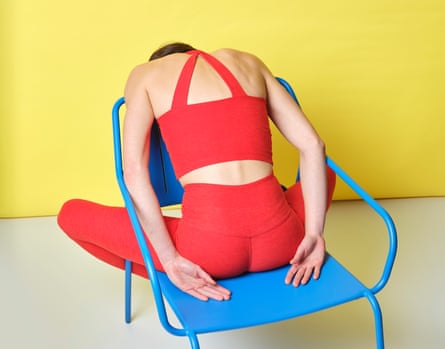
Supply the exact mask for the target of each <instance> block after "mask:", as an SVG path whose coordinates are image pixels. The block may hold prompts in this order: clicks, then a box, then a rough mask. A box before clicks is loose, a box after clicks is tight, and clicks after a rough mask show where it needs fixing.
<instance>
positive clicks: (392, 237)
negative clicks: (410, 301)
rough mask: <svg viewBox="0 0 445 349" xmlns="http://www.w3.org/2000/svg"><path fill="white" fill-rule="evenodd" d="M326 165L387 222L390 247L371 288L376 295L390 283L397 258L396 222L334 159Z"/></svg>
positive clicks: (328, 160) (327, 161)
mask: <svg viewBox="0 0 445 349" xmlns="http://www.w3.org/2000/svg"><path fill="white" fill-rule="evenodd" d="M326 163H327V165H328V166H329V167H330V168H331V169H332V170H333V171H334V172H335V173H336V174H337V176H338V177H340V178H341V179H342V180H343V181H344V182H345V183H346V185H348V186H349V187H350V188H351V189H352V190H353V191H354V192H355V193H356V194H357V195H358V196H359V197H360V198H361V199H363V200H364V201H365V202H366V203H367V204H368V205H369V206H370V207H371V208H372V209H373V210H374V211H375V212H376V213H377V214H378V215H379V216H380V217H381V218H382V219H383V221H384V222H385V225H386V228H387V232H388V237H389V247H388V253H387V257H386V262H385V265H384V268H383V272H382V274H381V277H380V279H379V280H378V281H377V283H376V284H375V285H374V286H373V287H372V288H370V291H371V292H372V293H373V294H376V293H377V292H379V291H380V290H382V288H383V287H385V285H386V283H387V282H388V279H389V277H390V275H391V271H392V268H393V265H394V261H395V258H396V253H397V232H396V228H395V225H394V222H393V220H392V218H391V216H390V215H389V213H388V212H387V211H386V210H385V209H384V208H383V207H382V206H381V205H380V204H379V203H378V202H377V201H375V200H374V199H373V198H372V197H371V196H370V195H369V194H368V193H367V192H366V191H365V190H363V189H362V188H361V187H360V186H359V185H358V184H357V183H356V182H355V181H354V180H353V179H352V178H351V177H350V176H349V175H348V174H347V173H346V172H345V171H343V169H341V168H340V166H338V165H337V164H336V163H335V162H334V161H333V160H332V159H330V158H329V157H327V158H326Z"/></svg>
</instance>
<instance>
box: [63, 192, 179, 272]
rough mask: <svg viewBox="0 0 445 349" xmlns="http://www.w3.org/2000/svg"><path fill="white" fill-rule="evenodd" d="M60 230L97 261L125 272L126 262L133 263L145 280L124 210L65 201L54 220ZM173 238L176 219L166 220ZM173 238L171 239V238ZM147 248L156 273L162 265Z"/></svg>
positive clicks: (138, 251)
mask: <svg viewBox="0 0 445 349" xmlns="http://www.w3.org/2000/svg"><path fill="white" fill-rule="evenodd" d="M57 219H58V224H59V226H60V227H61V228H62V229H63V231H64V232H65V233H66V234H67V235H68V236H69V237H70V238H71V239H72V240H74V241H75V242H76V243H77V244H79V245H80V246H81V247H82V248H84V249H85V250H87V251H88V252H89V253H91V254H92V255H94V256H95V257H97V258H98V259H100V260H102V261H104V262H106V263H108V264H110V265H113V266H115V267H118V268H120V269H124V262H125V259H127V260H131V261H132V262H133V272H134V273H135V274H137V275H140V276H143V277H147V272H146V270H145V266H144V262H143V259H142V254H141V252H140V249H139V246H138V243H137V240H136V236H135V234H134V232H133V228H132V226H131V223H130V219H129V217H128V214H127V211H126V209H125V208H124V207H111V206H104V205H100V204H97V203H94V202H90V201H85V200H80V199H74V200H70V201H67V202H66V203H65V204H64V205H63V207H62V209H61V210H60V213H59V215H58V217H57ZM165 221H166V224H167V228H168V230H169V231H170V233H171V234H172V235H174V232H175V231H176V227H177V223H178V218H171V217H165ZM172 238H174V236H172ZM148 247H149V249H150V252H151V256H152V257H153V262H154V264H155V268H156V269H157V270H162V265H161V263H160V262H159V259H158V257H157V255H156V253H155V252H154V250H153V248H152V247H151V245H150V244H148Z"/></svg>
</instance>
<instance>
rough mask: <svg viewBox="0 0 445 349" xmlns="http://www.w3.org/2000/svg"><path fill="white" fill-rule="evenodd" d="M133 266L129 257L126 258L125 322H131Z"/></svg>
mask: <svg viewBox="0 0 445 349" xmlns="http://www.w3.org/2000/svg"><path fill="white" fill-rule="evenodd" d="M131 266H132V263H131V261H129V260H128V259H126V260H125V322H126V323H127V324H129V323H130V322H131Z"/></svg>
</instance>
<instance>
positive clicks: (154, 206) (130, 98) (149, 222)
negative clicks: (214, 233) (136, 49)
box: [123, 65, 230, 300]
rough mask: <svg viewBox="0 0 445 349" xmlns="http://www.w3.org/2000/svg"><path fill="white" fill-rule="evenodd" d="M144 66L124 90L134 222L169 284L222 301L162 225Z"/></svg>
mask: <svg viewBox="0 0 445 349" xmlns="http://www.w3.org/2000/svg"><path fill="white" fill-rule="evenodd" d="M147 74H149V71H148V69H147V66H146V65H142V66H139V67H136V68H135V69H134V70H133V71H132V73H131V74H130V76H129V78H128V81H127V85H126V88H125V103H126V108H127V111H126V114H125V120H124V127H123V145H124V147H123V148H124V150H123V158H124V179H125V183H126V185H127V187H128V190H129V192H130V195H131V198H132V201H133V204H134V206H135V209H136V212H137V215H138V218H139V220H140V222H141V225H142V227H143V229H144V232H145V233H146V235H147V237H148V239H149V241H150V243H151V244H152V246H153V248H154V249H155V251H156V253H157V255H158V258H159V260H160V262H161V264H162V266H163V268H164V270H165V271H166V273H167V275H168V276H169V278H170V280H171V281H172V282H173V283H174V284H175V285H176V286H177V287H178V288H180V289H182V290H183V291H185V292H187V293H189V294H191V295H193V296H195V297H197V298H199V299H202V300H207V299H208V298H213V299H218V300H223V299H228V298H229V296H230V292H229V291H227V290H226V289H224V288H222V287H220V286H219V285H217V284H216V282H215V281H214V280H213V279H212V278H211V277H210V276H209V275H208V274H207V273H206V272H204V271H203V270H202V269H201V268H200V267H199V266H197V265H196V264H194V263H192V262H190V261H188V260H187V259H185V258H183V257H182V256H180V255H179V253H178V252H177V250H176V248H175V246H174V244H173V242H172V240H171V238H170V234H169V232H168V230H167V227H166V225H165V221H164V218H163V216H162V212H161V208H160V205H159V202H158V200H157V197H156V195H155V193H154V190H153V187H152V185H151V181H150V176H149V172H148V160H149V153H150V131H151V127H152V124H153V122H154V114H153V110H152V107H151V103H150V99H149V96H148V92H147V91H148V90H147V86H146V82H145V77H146V76H147Z"/></svg>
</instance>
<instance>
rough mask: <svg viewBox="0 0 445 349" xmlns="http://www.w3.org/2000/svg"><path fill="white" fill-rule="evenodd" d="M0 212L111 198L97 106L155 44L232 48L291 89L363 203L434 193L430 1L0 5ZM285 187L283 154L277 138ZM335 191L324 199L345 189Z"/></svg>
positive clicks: (436, 136)
mask: <svg viewBox="0 0 445 349" xmlns="http://www.w3.org/2000/svg"><path fill="white" fill-rule="evenodd" d="M0 6H1V8H0V13H1V14H0V16H1V18H0V26H1V30H0V33H1V34H0V35H1V55H0V60H1V64H0V67H1V68H0V69H1V80H0V81H1V83H0V84H1V85H0V89H1V90H0V92H1V97H0V98H1V106H0V113H1V114H0V118H1V121H0V123H1V124H0V132H1V134H0V146H1V148H0V171H1V172H0V190H1V192H0V200H1V202H0V216H1V217H15V216H34V215H53V214H55V213H57V211H58V209H59V207H60V206H61V204H62V203H63V202H64V201H65V200H67V199H69V198H72V197H81V198H86V199H91V200H95V201H99V202H102V203H106V204H121V199H120V196H119V192H118V188H117V186H116V184H115V179H114V172H113V171H114V170H113V158H112V137H111V123H110V110H111V106H112V103H113V102H114V100H115V99H116V98H118V97H119V96H121V95H122V92H123V86H124V84H125V81H126V78H127V75H128V73H129V71H130V70H131V68H132V67H133V66H134V65H136V64H139V63H141V62H143V61H145V60H146V59H147V57H148V56H149V53H150V52H151V51H152V50H154V49H156V48H157V47H158V46H159V45H161V44H163V43H165V42H170V41H174V40H181V41H186V42H189V43H191V44H193V45H194V46H197V47H199V48H202V49H204V50H209V51H211V50H213V49H216V48H219V47H236V48H239V49H242V50H247V51H252V52H254V53H256V54H257V55H258V56H260V57H261V58H262V59H263V60H264V61H265V62H266V63H267V64H268V65H269V66H270V68H271V69H272V71H273V72H274V73H275V74H276V75H278V76H282V77H285V78H286V79H288V80H289V81H290V82H291V83H292V84H293V86H294V88H295V89H296V91H297V93H298V95H299V97H300V99H301V101H302V104H303V107H304V110H305V111H306V113H307V114H308V116H309V117H310V119H311V120H312V122H313V124H314V125H315V126H316V128H317V129H318V130H319V133H320V134H321V135H322V137H323V138H324V139H325V141H326V143H327V147H328V148H327V149H328V153H329V155H330V156H331V157H332V158H333V159H334V160H336V161H337V162H338V163H339V164H341V165H342V166H343V167H344V168H345V169H346V170H347V171H348V172H349V173H350V174H351V175H352V176H353V177H354V178H356V179H357V180H358V181H359V182H360V183H361V184H362V185H363V186H364V187H365V188H366V189H367V190H368V191H369V192H370V193H371V194H372V195H374V196H375V197H377V198H387V197H408V196H432V195H444V194H445V181H444V179H445V178H444V177H445V176H444V174H445V165H444V162H443V161H442V159H443V155H442V151H443V149H445V137H444V135H443V133H444V130H445V122H444V114H445V113H444V111H445V107H444V97H445V96H444V89H443V83H444V81H445V72H444V63H443V62H444V61H445V49H444V46H445V45H444V43H445V40H444V33H445V3H444V2H443V1H441V0H436V1H433V0H424V1H418V0H404V1H401V0H394V1H387V0H374V1H355V0H337V1H331V0H315V1H307V0H305V1H299V0H276V1H273V2H266V1H257V0H244V1H238V0H226V1H223V2H221V1H209V0H197V1H183V0H170V1H168V2H167V3H166V2H162V1H147V0H128V1H116V0H107V1H104V0H97V1H90V0H77V1H70V2H66V1H52V0H39V1H35V0H14V1H12V0H4V1H1V5H0ZM274 153H275V154H274V156H275V162H276V164H277V172H278V175H279V176H280V177H281V178H282V180H283V182H285V183H287V184H289V183H290V182H292V179H293V177H294V175H295V164H296V160H297V154H296V152H295V151H294V150H293V149H291V148H290V147H289V146H287V145H286V144H284V143H282V141H279V140H277V142H276V145H275V150H274ZM353 197H354V196H353V194H352V193H350V192H349V191H347V190H346V189H345V188H344V187H343V186H339V188H338V190H337V193H336V198H337V199H348V198H353Z"/></svg>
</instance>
